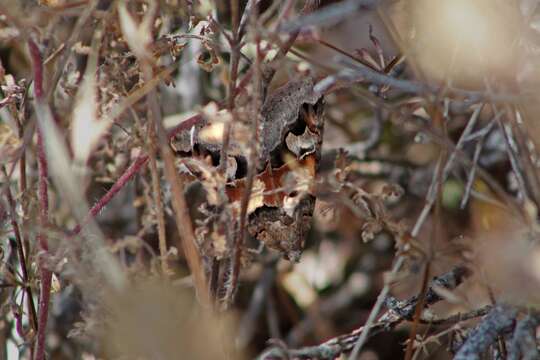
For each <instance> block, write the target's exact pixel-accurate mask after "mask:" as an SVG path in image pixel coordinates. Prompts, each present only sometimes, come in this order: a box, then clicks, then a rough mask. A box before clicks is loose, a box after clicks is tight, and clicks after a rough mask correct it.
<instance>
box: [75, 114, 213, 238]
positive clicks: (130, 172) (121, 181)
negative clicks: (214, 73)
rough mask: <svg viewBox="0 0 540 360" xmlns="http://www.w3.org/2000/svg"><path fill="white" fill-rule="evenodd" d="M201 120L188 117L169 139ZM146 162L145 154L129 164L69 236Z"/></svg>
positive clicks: (195, 117) (99, 209) (80, 227)
mask: <svg viewBox="0 0 540 360" xmlns="http://www.w3.org/2000/svg"><path fill="white" fill-rule="evenodd" d="M202 120H203V117H202V116H201V115H199V114H197V115H194V116H192V117H190V118H189V119H187V120H185V121H183V122H182V123H180V124H179V125H177V126H176V127H175V128H173V129H172V130H171V131H170V132H169V134H168V136H169V139H170V138H173V137H174V136H176V135H177V134H179V133H181V132H183V131H186V130H188V129H191V128H192V127H193V126H194V125H196V124H198V123H199V122H201V121H202ZM147 162H148V155H147V154H141V155H139V156H138V157H137V159H136V160H135V162H133V164H131V165H130V166H129V167H128V168H127V170H126V171H125V172H124V173H123V174H122V175H121V176H120V177H119V178H118V180H116V182H115V183H114V184H113V186H111V188H110V189H109V191H107V193H106V194H105V195H103V197H102V198H101V199H99V200H98V201H97V202H96V203H95V204H94V206H92V208H91V209H90V211H89V212H88V215H86V217H85V218H84V220H83V221H82V223H81V224H78V225H77V226H75V228H74V229H73V230H72V231H71V234H70V235H71V236H76V235H77V234H79V233H80V232H81V230H82V228H83V227H84V225H86V224H87V223H88V222H89V221H90V220H92V219H93V218H94V217H95V216H96V215H97V214H99V213H100V211H101V210H103V208H104V207H105V206H107V204H108V203H109V201H111V200H112V198H114V196H115V195H116V194H118V192H119V191H120V190H122V188H123V187H124V186H125V185H126V184H127V183H128V182H130V181H131V179H133V177H134V176H135V175H136V174H137V173H138V172H139V171H140V170H141V169H142V168H143V167H144V165H146V163H147Z"/></svg>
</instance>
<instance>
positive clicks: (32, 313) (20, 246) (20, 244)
mask: <svg viewBox="0 0 540 360" xmlns="http://www.w3.org/2000/svg"><path fill="white" fill-rule="evenodd" d="M2 170H3V172H4V178H5V179H7V177H8V175H7V171H6V169H5V167H3V168H2ZM5 192H6V197H7V201H8V206H9V213H10V217H11V227H12V228H13V233H14V234H15V241H16V242H17V255H18V257H19V263H20V265H21V272H22V276H23V281H24V284H25V287H24V290H25V292H26V300H27V306H28V314H29V319H30V326H31V327H32V328H33V329H34V330H37V324H38V322H37V315H36V308H35V305H34V296H33V294H32V288H31V287H30V280H29V277H28V268H27V266H26V256H25V250H24V241H23V237H22V234H21V230H20V228H19V223H18V222H17V214H16V212H15V206H16V205H15V200H14V199H13V195H12V194H11V189H10V188H9V184H7V183H6V186H5Z"/></svg>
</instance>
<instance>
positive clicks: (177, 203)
mask: <svg viewBox="0 0 540 360" xmlns="http://www.w3.org/2000/svg"><path fill="white" fill-rule="evenodd" d="M143 61H144V60H143ZM143 74H144V78H145V81H150V80H151V79H152V78H153V72H152V66H151V64H149V63H148V62H146V61H144V63H143ZM147 102H148V107H149V109H150V111H151V116H152V121H153V123H154V126H155V129H156V133H157V136H158V143H159V149H160V152H161V156H162V158H163V161H164V164H165V177H166V179H167V181H168V182H169V184H170V186H171V191H172V205H173V209H174V212H175V220H176V227H177V229H178V233H179V235H180V241H181V247H182V249H183V250H184V256H185V258H186V261H187V263H188V266H189V269H190V271H191V274H192V276H193V283H194V285H195V289H196V290H197V295H198V296H199V300H200V301H201V303H202V304H203V305H205V306H210V304H211V301H210V294H209V292H208V287H207V283H206V274H205V271H204V267H203V263H202V259H201V256H200V254H199V250H198V248H197V244H196V239H195V234H194V232H193V225H192V222H191V218H190V215H189V210H188V207H187V204H186V198H185V195H184V181H183V180H182V178H181V177H180V176H178V173H177V170H176V166H175V161H174V155H173V153H172V150H171V148H170V147H169V146H168V137H167V133H166V131H165V128H164V127H163V124H162V122H161V111H160V109H159V103H158V99H157V94H156V91H155V90H154V89H152V90H151V91H150V92H149V93H148V96H147Z"/></svg>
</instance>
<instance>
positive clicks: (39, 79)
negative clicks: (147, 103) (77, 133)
mask: <svg viewBox="0 0 540 360" xmlns="http://www.w3.org/2000/svg"><path fill="white" fill-rule="evenodd" d="M28 47H29V50H30V57H31V58H32V66H33V73H34V97H35V101H36V102H37V103H44V102H45V101H46V100H45V97H44V91H43V57H42V56H41V52H40V51H39V48H38V46H37V45H36V43H35V42H34V41H33V40H32V39H28ZM42 125H43V124H39V122H38V143H37V160H38V168H39V171H38V173H39V175H38V200H39V225H40V230H39V233H38V236H37V237H38V242H39V245H40V248H41V250H42V251H43V252H44V253H45V254H46V253H47V252H48V249H49V246H48V243H47V235H46V234H45V233H44V229H45V228H46V226H47V224H48V220H49V198H48V192H49V189H48V182H47V177H48V166H47V157H46V154H45V148H44V144H43V140H44V139H43V133H42V129H41V126H42ZM39 270H40V273H41V289H40V298H39V311H38V315H39V318H38V334H37V345H36V354H35V359H36V360H43V359H44V358H45V335H46V329H47V319H48V313H49V300H50V295H51V279H52V272H51V271H50V270H49V269H47V268H46V265H45V261H44V259H43V258H40V261H39Z"/></svg>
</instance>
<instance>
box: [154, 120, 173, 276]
mask: <svg viewBox="0 0 540 360" xmlns="http://www.w3.org/2000/svg"><path fill="white" fill-rule="evenodd" d="M149 140H150V144H149V156H150V175H151V177H152V192H153V193H154V194H153V195H154V211H155V212H156V216H157V225H158V239H159V255H160V256H161V271H162V272H163V274H164V275H165V276H167V275H168V274H170V269H169V266H168V265H167V234H166V233H165V213H164V211H163V200H162V197H161V186H160V181H159V173H158V168H157V161H156V152H157V146H156V132H155V130H154V127H153V126H152V125H150V126H149Z"/></svg>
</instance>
